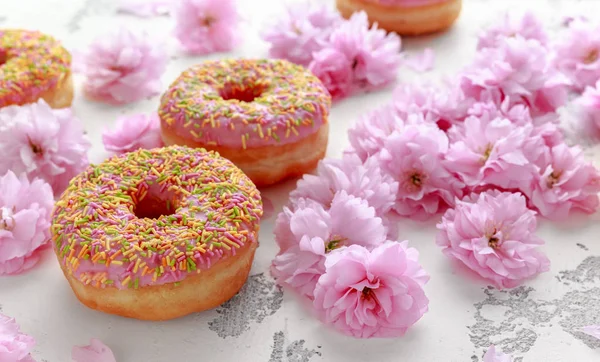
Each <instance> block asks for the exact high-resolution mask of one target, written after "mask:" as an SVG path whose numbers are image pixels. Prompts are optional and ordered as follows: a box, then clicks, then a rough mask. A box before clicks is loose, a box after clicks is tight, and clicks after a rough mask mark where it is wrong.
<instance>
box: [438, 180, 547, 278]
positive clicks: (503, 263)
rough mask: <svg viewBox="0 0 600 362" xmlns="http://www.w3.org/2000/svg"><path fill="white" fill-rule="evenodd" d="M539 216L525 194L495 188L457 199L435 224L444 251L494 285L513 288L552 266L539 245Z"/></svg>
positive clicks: (541, 242) (540, 241)
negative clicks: (528, 206)
mask: <svg viewBox="0 0 600 362" xmlns="http://www.w3.org/2000/svg"><path fill="white" fill-rule="evenodd" d="M536 227H537V221H536V218H535V212H534V211H532V210H529V209H528V208H527V205H526V200H525V197H524V196H523V195H521V194H518V193H509V192H504V193H501V192H499V191H496V190H492V191H487V192H484V193H481V194H472V195H471V196H470V197H467V198H465V199H464V200H461V201H457V203H456V206H455V208H453V209H449V210H448V211H446V213H445V214H444V216H443V218H442V221H441V222H440V223H439V224H438V225H437V228H438V229H439V230H440V231H439V233H438V235H437V244H438V245H439V246H441V247H442V248H443V251H444V254H446V255H447V256H448V257H450V258H453V259H456V260H458V261H461V262H462V263H463V264H465V265H466V266H467V267H468V268H470V269H471V270H473V271H475V272H476V273H478V274H479V275H481V276H482V277H483V278H485V279H487V280H489V281H490V282H492V283H493V284H494V285H495V286H496V287H498V288H512V287H515V286H517V285H519V284H521V283H522V282H523V281H524V280H526V279H528V278H531V277H533V276H534V275H537V274H539V273H541V272H545V271H548V270H549V269H550V261H549V260H548V258H546V256H545V255H544V254H542V253H541V252H540V251H539V250H538V249H537V246H538V245H542V244H544V242H543V241H542V240H541V239H540V238H538V237H537V236H536V235H535V234H534V233H535V231H536Z"/></svg>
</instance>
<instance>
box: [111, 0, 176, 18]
mask: <svg viewBox="0 0 600 362" xmlns="http://www.w3.org/2000/svg"><path fill="white" fill-rule="evenodd" d="M171 4H172V1H171V0H121V3H120V4H119V7H118V8H117V10H118V11H119V12H120V13H124V14H129V15H134V16H138V17H141V18H149V17H152V16H156V15H165V14H168V13H169V8H170V7H171Z"/></svg>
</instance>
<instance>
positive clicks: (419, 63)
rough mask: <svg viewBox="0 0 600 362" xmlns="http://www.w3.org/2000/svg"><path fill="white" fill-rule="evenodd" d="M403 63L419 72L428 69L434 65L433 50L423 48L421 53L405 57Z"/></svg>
mask: <svg viewBox="0 0 600 362" xmlns="http://www.w3.org/2000/svg"><path fill="white" fill-rule="evenodd" d="M404 64H406V65H408V66H409V67H410V68H411V69H412V70H414V71H417V72H419V73H423V72H427V71H430V70H432V69H433V67H434V65H435V51H434V50H433V49H431V48H425V49H424V50H423V52H422V53H420V54H415V55H412V56H410V57H408V59H405V60H404Z"/></svg>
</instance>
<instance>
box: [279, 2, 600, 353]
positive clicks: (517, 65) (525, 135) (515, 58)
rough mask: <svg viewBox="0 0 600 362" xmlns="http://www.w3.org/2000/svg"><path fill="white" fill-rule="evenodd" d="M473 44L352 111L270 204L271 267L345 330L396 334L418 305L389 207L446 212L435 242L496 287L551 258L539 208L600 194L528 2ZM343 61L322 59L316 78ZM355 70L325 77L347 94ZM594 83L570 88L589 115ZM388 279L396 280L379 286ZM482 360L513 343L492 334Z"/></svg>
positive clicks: (337, 38) (399, 213)
mask: <svg viewBox="0 0 600 362" xmlns="http://www.w3.org/2000/svg"><path fill="white" fill-rule="evenodd" d="M361 17H362V15H361V14H357V15H355V16H354V18H352V19H350V20H349V21H348V22H345V23H342V24H341V25H337V26H336V27H335V28H334V29H333V30H331V31H330V35H329V43H327V42H323V41H322V40H319V41H317V40H315V41H314V42H313V43H312V44H313V45H314V44H319V46H322V48H321V49H320V50H317V51H314V52H313V53H314V59H313V62H315V61H318V60H319V56H323V57H325V55H331V58H330V60H331V62H341V63H344V62H346V61H347V60H348V59H349V58H348V57H347V55H348V54H354V53H352V51H355V50H356V49H357V48H356V47H352V46H350V45H349V44H354V45H356V44H364V43H363V42H362V40H357V39H358V38H355V39H354V40H350V38H349V37H347V36H345V35H343V34H346V35H347V34H349V30H348V29H355V32H354V33H355V34H360V32H361V30H360V29H365V28H364V27H361V26H359V24H360V22H361V21H362V20H361V19H362V18H361ZM328 26H330V27H331V26H332V25H331V24H329V25H328ZM311 29H313V28H311ZM346 30H348V31H346ZM317 33H318V32H317ZM298 35H299V34H298ZM367 38H368V37H367ZM371 39H373V38H371ZM380 39H383V38H380ZM313 40H314V38H313ZM304 41H305V40H304ZM294 44H297V45H298V46H300V45H299V43H294ZM334 46H337V49H332V47H334ZM478 48H479V53H478V55H477V56H476V58H475V60H474V62H473V63H472V64H471V65H470V66H469V67H467V68H466V69H465V70H464V71H463V72H462V73H460V74H459V75H458V76H457V77H456V78H455V79H454V80H449V81H446V82H445V83H443V84H442V85H433V84H410V85H402V86H399V87H398V88H397V89H396V90H395V91H394V92H393V97H392V100H391V102H389V104H386V105H384V106H382V107H381V108H379V109H375V110H373V111H371V112H369V113H367V114H365V115H363V116H362V117H360V118H359V120H358V121H357V122H356V123H355V124H354V125H353V126H351V127H350V129H349V131H348V138H349V143H350V147H349V148H348V149H347V150H346V151H345V152H344V156H343V157H342V158H341V159H326V160H324V161H322V162H321V163H320V164H319V167H318V169H317V174H316V175H305V176H304V178H303V179H302V180H300V181H299V182H298V185H297V189H296V190H294V191H293V192H292V193H291V194H290V200H291V202H290V205H288V207H286V208H285V209H284V211H283V212H282V213H281V214H279V216H278V218H277V222H276V227H275V237H276V241H277V243H278V245H279V246H280V249H281V251H280V253H279V254H278V255H277V256H276V258H275V259H274V261H273V268H272V271H273V275H274V276H275V277H276V278H277V281H278V282H279V283H281V284H284V285H288V286H291V287H293V288H295V289H296V290H297V291H298V292H299V293H300V294H302V295H304V296H306V297H307V298H309V299H311V300H312V301H313V305H314V306H315V308H316V310H317V313H318V315H319V317H320V318H321V319H322V320H323V321H325V322H327V323H330V324H332V325H333V326H334V327H335V328H337V329H339V330H341V331H342V332H344V333H346V334H349V335H353V336H357V337H371V336H392V335H401V334H402V333H404V331H405V329H406V328H407V327H408V326H409V325H410V324H412V323H414V322H415V321H416V320H417V319H418V318H419V317H420V316H421V315H422V313H423V312H424V311H425V310H426V306H427V302H426V299H425V297H424V296H423V295H422V289H421V286H422V285H423V283H424V282H425V281H426V278H425V273H424V272H423V271H422V269H421V268H420V267H418V264H417V259H416V258H415V257H413V256H414V255H415V254H414V253H415V251H413V250H412V249H410V248H407V247H406V243H405V242H403V243H395V242H392V241H390V240H394V239H395V236H396V235H397V233H398V230H397V229H396V228H395V227H394V225H395V223H394V217H405V218H411V219H416V220H425V219H429V218H432V217H435V216H438V215H440V214H441V213H444V212H445V214H444V215H443V217H442V220H441V221H440V222H439V223H438V229H439V231H438V236H437V243H438V245H439V246H441V247H442V248H443V251H444V253H445V254H446V255H447V256H449V257H450V258H452V259H455V260H457V261H459V262H461V263H463V264H464V265H465V266H467V267H468V268H470V269H471V270H473V271H474V272H475V273H477V274H479V276H481V277H483V278H484V279H486V280H488V281H489V282H491V283H492V284H494V285H495V286H496V287H498V288H512V287H515V286H517V285H520V284H522V283H523V282H524V281H526V280H528V279H530V278H532V277H534V276H536V275H537V274H539V273H542V272H545V271H548V270H549V266H550V262H549V260H548V258H547V257H546V256H545V255H544V254H543V253H542V252H541V251H540V249H539V246H541V245H543V241H542V240H541V239H540V238H538V237H537V236H536V235H535V231H536V225H537V220H536V217H537V215H538V214H539V215H541V216H544V217H547V218H551V219H555V220H563V219H565V218H566V217H567V216H568V215H570V214H571V212H573V211H582V212H585V213H593V212H595V211H597V209H598V207H599V204H600V201H599V198H598V193H599V192H600V173H599V171H598V170H597V169H595V168H594V167H593V166H592V165H591V164H590V163H588V162H586V160H585V159H584V157H583V154H582V151H581V150H580V149H579V148H578V147H570V146H568V145H567V144H566V143H565V140H564V138H563V135H562V133H561V132H560V130H559V127H558V122H559V113H558V109H559V108H560V107H562V106H563V105H565V104H566V103H567V94H568V91H569V89H571V83H572V79H573V77H572V76H570V77H566V76H565V75H564V74H563V73H562V72H561V71H560V70H559V69H558V68H557V66H556V62H555V56H554V51H553V48H552V44H551V43H550V41H549V39H548V36H547V35H546V34H545V32H544V30H543V27H542V26H541V23H540V22H539V21H538V20H537V19H536V18H535V17H533V15H531V14H526V15H525V16H524V17H522V18H515V17H507V18H505V19H504V22H503V23H502V24H500V25H498V26H496V27H494V28H492V29H490V30H488V31H487V32H485V33H484V34H482V35H481V37H480V42H479V45H478ZM338 51H339V52H338ZM350 58H352V56H350ZM315 59H316V60H315ZM355 59H357V58H355ZM332 64H333V63H332ZM355 64H356V69H360V71H356V72H355V73H354V74H353V77H354V78H353V79H358V78H356V77H359V78H360V77H361V76H362V75H365V76H364V77H362V78H360V79H366V82H365V84H368V83H369V82H371V80H372V79H375V78H376V77H375V78H371V77H370V76H371V75H374V74H377V72H370V71H364V72H363V71H362V70H363V69H376V67H375V68H373V67H369V66H366V67H362V65H364V64H368V62H366V63H361V61H360V59H359V60H358V61H356V62H355ZM310 67H311V69H313V70H314V71H315V72H316V73H317V74H320V73H319V69H318V67H315V66H314V64H313V65H311V66H310ZM331 69H337V68H333V67H332V68H331ZM344 75H345V73H344V72H341V73H339V72H331V73H329V74H328V76H327V78H325V80H324V82H325V83H326V84H327V83H328V82H329V81H331V80H333V79H335V80H336V81H337V80H343V79H347V78H344ZM352 83H353V81H347V83H344V82H337V83H335V84H336V87H337V88H332V87H331V86H330V89H332V93H334V95H335V94H336V92H337V94H344V93H343V90H345V89H349V88H348V87H350V86H349V84H352ZM332 84H333V82H332ZM340 84H342V85H343V86H342V87H341V88H340ZM599 88H600V87H599ZM597 93H598V91H597V88H596V89H595V88H588V89H587V91H586V93H585V94H584V97H583V98H582V99H580V100H579V104H580V105H581V107H582V109H583V110H584V112H583V114H584V115H585V118H587V119H589V122H590V123H593V124H596V123H598V124H600V121H597V120H596V118H597V114H596V113H597V112H596V110H597V109H600V102H599V101H598V100H597V99H596V98H599V97H598V96H597ZM599 99H600V98H599ZM598 128H600V127H598ZM384 254H385V256H384ZM384 260H386V261H389V262H390V263H389V264H387V266H386V267H385V268H384V267H383V265H384V264H386V262H384ZM392 260H395V262H394V263H395V264H394V263H392V262H391V261H392ZM380 264H381V265H380ZM392 264H394V265H395V266H394V267H392ZM409 265H413V267H410V266H409ZM342 268H343V271H342ZM384 270H385V272H384ZM386 280H387V281H386ZM390 280H394V282H390ZM400 281H401V282H400ZM397 283H401V284H402V285H403V288H404V289H403V291H404V292H399V290H396V289H394V288H391V289H389V290H388V289H385V288H386V287H389V286H390V285H398V284H397ZM398 293H400V294H398ZM402 293H405V294H402ZM400 295H402V297H403V298H407V300H408V298H409V297H410V298H411V308H403V309H402V308H401V309H396V308H395V306H396V304H395V301H396V300H395V299H394V298H395V297H396V296H400ZM384 296H385V297H384ZM390 296H392V297H390ZM382 298H385V299H382ZM390 298H391V300H390ZM384 300H385V301H384ZM407 305H408V304H407ZM384 306H385V308H386V309H385V310H386V311H385V313H381V312H377V311H383V309H381V308H384ZM373 313H374V314H373ZM396 313H398V314H397V315H396ZM393 315H396V316H394V317H392V316H393ZM396 318H398V319H396ZM400 320H403V322H402V323H401V322H400ZM485 360H486V361H487V360H489V361H509V360H510V357H508V356H506V355H504V354H502V353H501V352H499V351H496V350H495V348H494V347H493V346H492V347H491V348H490V350H489V351H488V353H487V354H486V357H485Z"/></svg>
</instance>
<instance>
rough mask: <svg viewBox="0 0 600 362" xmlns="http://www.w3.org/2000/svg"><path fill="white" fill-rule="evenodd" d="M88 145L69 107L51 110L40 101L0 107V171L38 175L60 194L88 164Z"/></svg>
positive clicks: (80, 126)
mask: <svg viewBox="0 0 600 362" xmlns="http://www.w3.org/2000/svg"><path fill="white" fill-rule="evenodd" d="M90 146H91V145H90V143H89V141H88V140H87V137H86V136H85V135H84V130H83V127H82V125H81V122H80V121H79V119H77V118H76V117H75V116H73V114H72V113H71V110H70V109H60V110H54V109H52V108H50V106H48V104H46V102H44V101H43V100H40V101H38V102H37V103H32V104H28V105H24V106H10V107H6V108H3V109H2V110H0V154H2V158H0V174H4V173H6V172H7V171H8V170H12V171H14V172H15V173H16V174H20V173H25V174H27V176H28V177H29V179H34V178H36V177H37V178H41V179H43V180H45V181H46V182H48V183H49V184H50V186H52V189H53V190H54V194H55V195H59V194H60V193H61V192H63V191H64V190H65V188H66V187H67V185H68V184H69V181H70V180H71V179H72V178H73V177H75V176H76V175H77V174H78V173H80V172H81V171H83V169H84V168H85V167H87V165H88V158H87V152H88V150H89V149H90Z"/></svg>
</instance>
